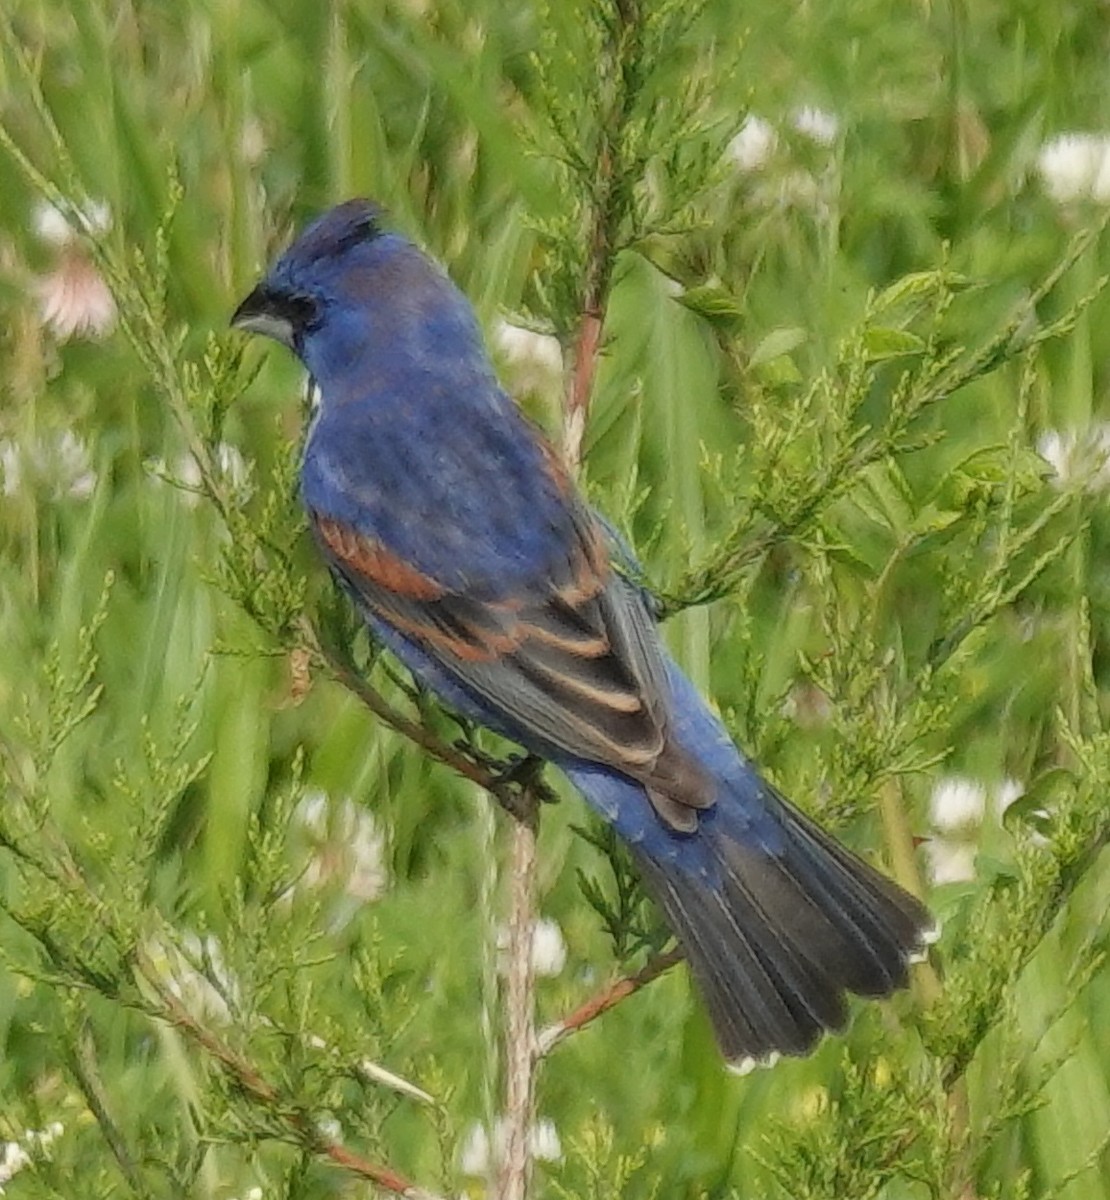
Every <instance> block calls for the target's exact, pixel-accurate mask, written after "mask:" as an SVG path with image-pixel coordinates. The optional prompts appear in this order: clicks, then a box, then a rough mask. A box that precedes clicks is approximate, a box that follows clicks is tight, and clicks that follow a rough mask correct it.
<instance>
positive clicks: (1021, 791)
mask: <svg viewBox="0 0 1110 1200" xmlns="http://www.w3.org/2000/svg"><path fill="white" fill-rule="evenodd" d="M1024 795H1025V786H1024V785H1023V784H1021V783H1019V782H1018V781H1017V780H1016V779H1009V778H1006V779H1003V781H1002V782H1001V783H1000V784H999V785H998V787H997V788H996V789H995V793H994V811H995V812H996V813H997V814H998V815H999V816H1002V814H1003V813H1004V812H1005V811H1006V809H1008V808H1009V807H1010V805H1011V804H1013V803H1014V802H1015V801H1016V800H1020V799H1021V798H1022V796H1024Z"/></svg>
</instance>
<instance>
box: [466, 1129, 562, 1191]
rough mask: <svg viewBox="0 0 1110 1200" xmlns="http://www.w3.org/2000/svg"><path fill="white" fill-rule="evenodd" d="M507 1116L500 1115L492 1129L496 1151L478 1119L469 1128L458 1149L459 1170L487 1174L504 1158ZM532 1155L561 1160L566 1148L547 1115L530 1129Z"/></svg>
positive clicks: (471, 1173)
mask: <svg viewBox="0 0 1110 1200" xmlns="http://www.w3.org/2000/svg"><path fill="white" fill-rule="evenodd" d="M507 1132H508V1131H507V1126H506V1122H505V1119H504V1118H503V1117H499V1118H498V1120H497V1123H496V1125H495V1127H494V1131H493V1144H494V1153H493V1155H492V1156H491V1154H490V1138H489V1132H488V1131H487V1129H486V1127H485V1126H484V1125H482V1124H481V1123H479V1122H475V1123H474V1124H473V1125H471V1127H470V1128H469V1129H468V1130H467V1134H466V1137H465V1139H464V1140H463V1144H462V1148H461V1150H460V1151H459V1170H460V1171H462V1173H463V1174H464V1175H471V1176H481V1175H486V1174H488V1173H489V1172H490V1170H491V1169H493V1168H494V1167H496V1166H497V1165H498V1164H499V1163H500V1162H501V1161H502V1159H503V1158H504V1157H505V1143H506V1140H507ZM528 1144H529V1148H530V1149H531V1151H532V1157H533V1158H535V1159H537V1160H538V1161H540V1162H562V1159H563V1147H562V1143H561V1142H560V1141H559V1131H558V1130H557V1129H556V1128H555V1122H554V1121H552V1120H550V1119H548V1118H547V1117H543V1118H541V1119H540V1120H539V1121H537V1122H536V1123H535V1124H534V1125H533V1126H532V1128H531V1131H530V1132H529V1136H528Z"/></svg>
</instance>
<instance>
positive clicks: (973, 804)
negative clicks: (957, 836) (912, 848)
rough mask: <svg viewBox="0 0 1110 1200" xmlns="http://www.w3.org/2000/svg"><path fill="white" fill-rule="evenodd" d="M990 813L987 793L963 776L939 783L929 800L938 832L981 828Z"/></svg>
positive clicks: (942, 780)
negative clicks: (979, 826)
mask: <svg viewBox="0 0 1110 1200" xmlns="http://www.w3.org/2000/svg"><path fill="white" fill-rule="evenodd" d="M986 809H987V792H986V789H985V788H984V787H983V786H982V785H981V784H978V783H976V782H975V781H974V780H973V779H967V778H965V777H964V776H962V775H948V776H946V777H945V778H944V779H941V780H939V781H938V782H937V784H936V786H935V787H934V788H933V794H932V796H931V797H930V799H929V813H930V816H931V817H932V820H933V824H934V825H935V826H936V827H937V829H943V830H953V829H966V828H968V826H972V825H978V824H979V823H980V822H981V821H982V819H983V814H984V813H985V812H986Z"/></svg>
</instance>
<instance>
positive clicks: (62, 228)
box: [31, 200, 112, 249]
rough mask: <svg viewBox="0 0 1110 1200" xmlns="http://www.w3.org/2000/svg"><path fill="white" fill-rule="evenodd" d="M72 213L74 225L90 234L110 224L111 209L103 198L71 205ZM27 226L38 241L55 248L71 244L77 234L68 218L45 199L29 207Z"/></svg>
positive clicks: (110, 226) (109, 227)
mask: <svg viewBox="0 0 1110 1200" xmlns="http://www.w3.org/2000/svg"><path fill="white" fill-rule="evenodd" d="M74 217H75V218H76V220H77V225H78V226H79V227H80V228H81V229H83V230H84V231H85V233H87V234H90V235H91V236H93V237H96V236H98V235H100V234H103V233H107V232H108V230H109V229H111V228H112V210H111V208H110V207H109V205H108V203H107V201H105V200H86V201H85V203H84V204H83V205H81V207H80V208H77V209H75V211H74ZM31 228H32V229H33V230H34V232H35V236H36V237H37V238H38V239H39V240H40V241H42V242H45V243H46V244H47V245H48V246H56V247H58V248H59V249H61V248H62V247H64V246H69V245H72V244H73V242H74V241H75V240H76V237H77V234H76V231H75V230H74V228H73V224H72V222H71V221H70V219H69V218H68V217H67V216H66V215H65V213H63V212H62V211H61V209H59V208H55V206H54V205H53V204H51V203H50V202H49V201H47V200H40V201H39V202H38V203H37V204H36V205H35V207H34V209H32V211H31Z"/></svg>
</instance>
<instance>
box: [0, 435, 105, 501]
mask: <svg viewBox="0 0 1110 1200" xmlns="http://www.w3.org/2000/svg"><path fill="white" fill-rule="evenodd" d="M0 472H2V473H3V485H2V489H3V493H4V495H5V496H15V495H17V494H18V493H19V492H20V490H21V489H22V488H23V487H25V486H26V487H41V488H43V489H44V490H45V491H47V492H48V493H49V494H50V495H51V496H52V497H53V498H54V499H57V500H61V499H65V498H69V499H72V500H87V499H88V498H89V497H90V496H91V495H92V494H93V492H94V491H95V490H96V482H97V474H96V471H95V470H94V468H93V465H92V457H91V455H90V453H89V448H88V445H87V444H86V443H85V442H84V441H83V440H82V439H81V438H79V437H78V436H77V434H75V433H74V432H73V431H72V430H71V429H65V430H62V431H60V432H58V433H54V434H45V435H43V436H42V437H40V438H39V439H38V440H37V441H36V442H35V443H34V444H33V445H31V446H20V445H18V444H17V443H16V442H13V441H11V440H10V439H4V441H2V442H0Z"/></svg>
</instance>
